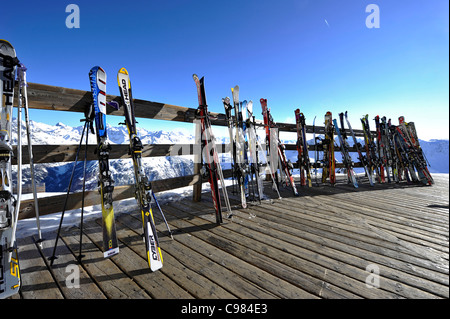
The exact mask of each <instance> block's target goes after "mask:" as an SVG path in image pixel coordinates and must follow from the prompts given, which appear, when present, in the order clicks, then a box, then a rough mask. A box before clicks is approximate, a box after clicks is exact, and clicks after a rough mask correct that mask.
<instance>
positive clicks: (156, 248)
mask: <svg viewBox="0 0 450 319" xmlns="http://www.w3.org/2000/svg"><path fill="white" fill-rule="evenodd" d="M117 83H118V85H119V90H120V96H121V102H122V103H121V105H122V107H123V108H124V113H125V125H126V127H127V129H128V135H129V142H130V149H129V154H130V155H131V158H132V161H133V167H134V179H135V196H136V200H137V202H138V205H139V208H140V211H141V218H142V228H143V230H144V242H145V248H146V251H147V262H148V265H149V267H150V269H151V270H152V271H156V270H158V269H161V268H162V267H163V257H162V253H161V246H160V243H159V239H158V235H157V233H156V226H155V219H154V216H153V209H152V207H153V205H156V207H157V208H158V210H159V212H160V213H161V217H162V218H163V220H164V222H165V224H166V227H167V229H168V231H169V234H170V236H172V233H171V231H170V228H169V225H168V224H167V221H166V218H165V216H164V213H163V211H162V210H161V206H159V204H158V202H157V200H156V197H155V195H154V193H153V189H152V184H151V182H150V180H149V179H148V178H147V176H146V175H145V173H144V168H143V166H142V149H143V148H144V147H143V145H142V142H141V140H140V138H139V137H138V136H137V131H136V118H135V112H134V102H133V96H132V91H131V82H130V77H129V75H128V71H127V70H126V69H125V68H121V69H120V70H119V72H118V73H117Z"/></svg>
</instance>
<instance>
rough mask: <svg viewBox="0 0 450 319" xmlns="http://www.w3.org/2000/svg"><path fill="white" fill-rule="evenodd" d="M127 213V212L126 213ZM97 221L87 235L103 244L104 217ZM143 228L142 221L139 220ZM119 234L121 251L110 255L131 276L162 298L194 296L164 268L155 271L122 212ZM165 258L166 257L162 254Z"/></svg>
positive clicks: (141, 285) (187, 297) (148, 290)
mask: <svg viewBox="0 0 450 319" xmlns="http://www.w3.org/2000/svg"><path fill="white" fill-rule="evenodd" d="M124 216H127V214H124ZM95 223H96V224H97V225H95V226H94V225H93V226H91V229H93V230H95V231H90V232H89V233H88V235H89V236H90V237H91V238H92V240H93V241H95V242H97V243H98V245H102V236H101V231H100V229H99V227H100V225H101V220H100V219H98V220H96V221H95ZM140 227H141V228H142V223H141V224H140ZM116 229H117V237H118V239H119V240H120V242H121V245H120V253H119V254H117V255H115V256H113V257H112V258H111V260H112V261H114V263H115V264H116V265H117V266H118V267H119V268H120V269H121V270H122V271H123V272H124V273H126V274H127V275H128V276H129V277H130V278H133V280H134V281H135V282H136V283H137V284H138V285H139V286H140V287H142V288H143V289H145V291H146V292H147V293H148V294H149V295H150V296H151V297H152V298H156V299H158V298H163V299H174V298H175V299H192V298H193V297H192V295H191V294H190V293H189V292H188V291H186V290H184V289H182V288H181V287H180V286H179V285H178V284H177V282H176V281H174V280H172V279H171V278H170V277H169V276H167V275H166V274H165V273H164V272H163V271H160V270H158V271H156V272H152V271H151V270H150V268H149V267H148V263H147V259H146V258H147V257H146V253H145V247H144V243H143V241H142V236H141V235H139V234H138V233H137V232H134V231H131V230H130V228H129V227H128V226H127V225H125V224H124V223H123V222H122V216H119V217H118V218H117V222H116ZM163 258H164V257H163Z"/></svg>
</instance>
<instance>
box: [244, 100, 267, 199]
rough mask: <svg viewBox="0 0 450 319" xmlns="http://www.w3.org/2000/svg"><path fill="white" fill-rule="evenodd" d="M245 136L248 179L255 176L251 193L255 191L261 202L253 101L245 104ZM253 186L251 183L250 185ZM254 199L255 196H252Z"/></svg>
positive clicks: (262, 193) (261, 193)
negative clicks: (246, 140) (246, 137)
mask: <svg viewBox="0 0 450 319" xmlns="http://www.w3.org/2000/svg"><path fill="white" fill-rule="evenodd" d="M246 127H247V135H248V150H249V154H250V156H249V173H250V179H251V180H252V181H253V176H255V184H256V185H253V191H254V193H255V190H256V191H257V197H258V200H259V201H261V200H262V199H263V198H264V188H263V182H262V179H261V177H260V168H261V163H260V161H259V151H261V149H259V143H258V134H257V132H256V119H255V116H254V115H253V101H249V102H248V103H247V119H246ZM252 184H253V183H252ZM254 197H256V196H255V194H254Z"/></svg>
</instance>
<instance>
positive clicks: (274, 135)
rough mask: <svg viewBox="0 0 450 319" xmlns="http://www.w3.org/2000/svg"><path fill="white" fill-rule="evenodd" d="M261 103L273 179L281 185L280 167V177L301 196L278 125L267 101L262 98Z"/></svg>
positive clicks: (296, 194)
mask: <svg viewBox="0 0 450 319" xmlns="http://www.w3.org/2000/svg"><path fill="white" fill-rule="evenodd" d="M259 101H260V103H261V108H262V114H263V118H264V127H265V129H266V149H267V153H268V158H269V165H271V170H272V172H273V177H275V179H276V183H277V184H279V182H280V181H279V179H281V176H277V175H278V173H277V170H278V167H279V168H280V175H282V174H284V176H285V183H286V186H290V187H291V188H292V192H293V193H294V195H295V196H299V193H298V190H297V186H296V185H295V181H294V177H293V176H292V169H293V166H292V163H291V162H290V161H288V160H287V159H286V154H285V146H284V144H283V143H281V140H280V138H279V137H278V132H277V129H276V125H275V123H274V122H273V118H272V115H271V114H270V109H268V107H267V99H264V98H261V99H260V100H259ZM277 189H278V187H277Z"/></svg>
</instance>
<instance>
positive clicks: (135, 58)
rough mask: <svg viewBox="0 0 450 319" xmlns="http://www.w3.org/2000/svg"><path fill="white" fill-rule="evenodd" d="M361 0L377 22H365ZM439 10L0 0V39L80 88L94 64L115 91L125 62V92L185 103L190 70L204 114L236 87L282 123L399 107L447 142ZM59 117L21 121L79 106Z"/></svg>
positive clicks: (444, 20) (156, 125) (383, 3)
mask: <svg viewBox="0 0 450 319" xmlns="http://www.w3.org/2000/svg"><path fill="white" fill-rule="evenodd" d="M70 3H74V4H77V5H78V6H79V8H80V28H78V29H75V28H74V29H69V28H67V27H66V23H65V22H66V18H67V16H68V15H69V14H70V13H66V12H65V11H66V6H67V5H68V4H70ZM372 3H373V4H376V5H378V7H379V9H380V15H379V16H380V27H379V28H371V29H369V28H368V27H367V26H366V18H367V17H368V16H369V15H370V12H369V13H368V12H366V7H367V6H368V5H369V4H372ZM6 12H8V14H6ZM448 12H449V2H448V0H428V1H425V0H395V1H393V0H369V1H364V0H342V1H331V0H310V1H308V0H280V1H273V0H271V1H268V0H257V1H253V0H241V1H234V0H228V1H220V0H217V1H213V0H184V1H183V0H166V1H162V0H158V1H155V0H147V1H133V0H129V1H123V0H122V1H116V0H109V1H106V0H103V1H92V0H90V1H85V0H68V1H61V0H58V1H56V0H52V1H28V0H27V1H21V2H20V5H19V4H18V3H16V2H14V1H3V2H2V6H1V8H0V15H1V16H2V18H1V19H0V38H4V39H7V40H9V41H10V42H11V43H12V44H13V45H14V46H15V48H16V51H17V54H18V57H19V58H20V59H21V61H22V62H23V63H24V64H25V65H26V66H27V67H28V75H27V76H28V80H29V81H30V82H37V83H43V84H49V85H56V86H63V87H69V88H76V89H82V90H90V87H89V80H88V72H89V70H90V68H91V67H93V66H95V65H100V66H101V67H103V68H104V69H105V71H106V73H107V75H108V85H107V93H110V94H115V95H118V94H119V90H118V88H117V84H116V83H117V82H116V75H117V71H118V70H119V69H120V68H121V67H125V68H127V69H128V71H129V73H130V77H131V82H132V86H133V95H134V97H135V98H140V99H147V100H152V101H157V102H164V103H168V104H175V105H181V106H188V107H196V106H197V95H196V89H195V84H194V81H193V80H192V74H193V73H197V74H198V75H199V76H203V75H204V76H205V86H206V95H207V100H208V104H209V107H210V110H211V111H214V112H222V113H223V112H224V109H223V105H222V102H221V98H222V97H225V96H230V95H231V90H230V88H231V87H232V86H235V85H236V84H237V85H239V86H240V91H241V99H247V100H253V101H254V102H255V108H254V109H255V111H256V112H255V113H256V114H257V118H259V119H262V115H261V111H260V110H261V109H260V105H259V99H260V98H262V97H264V98H267V99H268V104H269V107H271V109H272V114H273V116H274V119H275V121H279V122H286V121H287V122H293V121H294V110H295V109H296V108H297V107H300V109H301V110H302V111H303V112H304V113H305V116H306V121H307V124H312V121H313V118H314V116H317V119H316V124H317V125H322V124H323V115H324V114H325V112H326V111H328V110H330V111H332V112H333V113H334V114H335V115H336V116H337V114H338V113H339V112H342V111H346V110H347V111H348V112H349V115H350V120H351V122H352V123H353V127H354V128H360V127H361V125H360V121H359V118H360V117H361V116H362V115H363V114H367V113H368V114H369V116H370V118H373V117H375V115H377V114H378V115H380V116H383V115H385V116H387V117H388V118H389V117H390V118H392V119H393V122H394V124H397V123H398V121H397V118H398V116H400V115H404V116H405V117H406V120H407V121H413V122H415V124H416V127H417V129H418V134H419V137H420V138H422V139H431V138H446V139H448V136H449V126H448V117H449V89H448V86H449V16H448V14H449V13H448ZM66 113H68V112H49V111H38V110H32V112H31V113H30V117H31V119H32V120H35V121H40V122H45V123H48V124H55V123H57V122H59V121H62V122H64V123H65V124H68V125H79V118H80V114H77V113H68V114H66ZM108 121H109V122H110V124H112V125H117V123H118V122H119V121H121V120H120V119H119V118H117V117H113V116H110V117H108ZM139 122H140V125H141V126H145V127H146V128H148V129H155V130H156V129H173V128H176V127H183V128H185V127H186V125H183V123H176V122H174V123H168V122H167V121H155V120H145V121H144V120H141V121H139ZM371 124H372V125H374V122H373V121H372V122H371Z"/></svg>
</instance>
